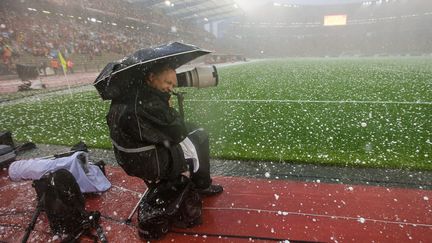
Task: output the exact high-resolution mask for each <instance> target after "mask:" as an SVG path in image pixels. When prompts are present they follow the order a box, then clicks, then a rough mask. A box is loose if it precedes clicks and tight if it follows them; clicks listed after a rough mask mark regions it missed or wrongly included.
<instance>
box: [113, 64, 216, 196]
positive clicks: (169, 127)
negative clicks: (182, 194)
mask: <svg viewBox="0 0 432 243" xmlns="http://www.w3.org/2000/svg"><path fill="white" fill-rule="evenodd" d="M132 83H133V81H132ZM176 85H177V77H176V72H175V70H174V69H173V68H171V67H170V65H169V64H167V63H158V64H155V65H153V66H152V67H151V68H150V70H148V71H146V72H145V77H144V80H140V81H138V83H134V85H133V86H134V87H133V90H132V89H131V90H130V92H128V94H127V95H123V96H121V97H119V98H116V99H113V100H112V103H111V107H110V110H109V113H108V115H107V122H108V126H109V129H110V136H111V139H112V143H113V145H114V152H115V156H116V159H117V162H118V163H119V164H120V166H121V167H122V168H123V169H124V170H125V172H126V173H127V174H128V175H131V176H136V177H139V178H141V179H143V180H144V181H145V182H146V184H147V185H149V184H151V183H160V182H166V181H174V180H176V179H178V177H179V176H180V175H184V176H186V177H189V178H190V179H191V180H192V182H194V184H195V186H196V189H197V191H198V192H199V193H200V194H201V195H215V194H218V193H221V192H222V191H223V188H222V186H220V185H212V184H211V178H210V166H209V148H208V136H207V134H205V133H204V131H202V129H201V130H200V129H198V130H195V131H190V129H189V131H188V129H187V128H186V125H185V123H184V121H183V119H182V117H181V116H180V114H179V113H178V112H177V111H176V110H175V109H174V108H172V107H171V105H170V98H171V92H172V91H173V88H174V87H175V86H176ZM185 156H186V157H187V158H188V159H185Z"/></svg>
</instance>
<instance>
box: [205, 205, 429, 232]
mask: <svg viewBox="0 0 432 243" xmlns="http://www.w3.org/2000/svg"><path fill="white" fill-rule="evenodd" d="M203 209H208V210H239V211H254V212H258V213H260V212H266V213H275V214H277V215H280V212H281V213H282V216H288V215H300V216H312V217H321V218H330V219H344V220H355V221H359V220H360V219H361V220H362V221H363V220H364V222H367V221H370V222H374V223H386V224H397V225H408V226H413V227H417V226H422V227H432V225H431V224H422V223H410V222H400V221H390V220H382V219H371V218H363V217H350V216H338V215H324V214H313V213H300V212H289V211H281V210H279V211H276V210H266V209H256V208H220V207H203Z"/></svg>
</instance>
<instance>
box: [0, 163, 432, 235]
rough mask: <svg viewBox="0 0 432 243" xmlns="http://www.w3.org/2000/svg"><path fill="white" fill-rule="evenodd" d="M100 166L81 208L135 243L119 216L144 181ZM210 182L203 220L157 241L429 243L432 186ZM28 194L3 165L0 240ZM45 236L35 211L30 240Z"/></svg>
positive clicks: (22, 215)
mask: <svg viewBox="0 0 432 243" xmlns="http://www.w3.org/2000/svg"><path fill="white" fill-rule="evenodd" d="M107 172H108V175H109V176H108V177H109V179H110V181H111V182H112V184H113V187H112V188H111V189H110V190H109V191H107V192H105V193H102V194H100V195H91V196H87V209H89V210H99V211H100V212H101V213H102V215H103V217H102V219H101V225H102V227H103V228H104V230H105V232H106V234H107V238H108V241H109V242H139V241H141V240H140V239H139V237H138V234H137V229H136V226H135V225H136V216H135V217H134V219H133V221H132V225H126V224H124V223H123V222H124V220H125V219H126V218H127V217H128V215H129V213H130V212H131V210H132V208H133V207H134V206H135V204H136V203H137V201H138V199H139V196H140V195H141V193H142V192H144V190H145V186H144V184H143V183H142V182H141V180H139V179H136V178H132V177H129V176H127V175H126V174H125V173H124V172H123V171H122V170H121V169H119V168H115V167H108V169H107ZM214 181H215V182H216V183H220V184H222V185H223V186H224V188H225V191H224V193H223V194H221V195H219V196H215V197H208V198H204V199H203V201H204V210H203V212H204V214H203V220H204V222H203V224H202V225H200V226H197V227H194V228H192V229H188V230H181V229H173V232H170V233H168V234H167V235H166V236H165V238H164V239H162V240H161V241H162V242H220V241H227V242H242V241H243V242H247V241H255V242H257V241H273V240H283V239H289V240H291V242H296V241H319V242H353V241H357V242H372V241H374V242H407V241H412V242H432V204H431V201H432V191H428V190H414V189H401V188H385V187H377V186H359V185H342V184H325V183H302V182H294V181H284V180H265V179H250V178H243V177H215V178H214ZM35 198H36V195H35V193H34V190H33V188H32V187H31V182H30V181H26V182H11V181H10V180H9V179H8V177H7V171H2V172H0V222H1V224H0V241H6V242H20V241H21V239H22V237H23V235H24V231H25V228H26V227H27V225H28V223H29V222H30V219H31V216H32V212H33V211H34V208H35V206H36V200H35ZM52 239H53V236H52V235H51V234H50V232H49V226H48V222H47V219H46V217H45V215H44V214H43V213H42V214H41V216H40V217H39V220H38V221H37V224H36V227H35V230H34V231H33V232H32V234H31V236H30V239H29V242H48V241H50V240H52ZM83 241H84V242H91V241H90V239H83Z"/></svg>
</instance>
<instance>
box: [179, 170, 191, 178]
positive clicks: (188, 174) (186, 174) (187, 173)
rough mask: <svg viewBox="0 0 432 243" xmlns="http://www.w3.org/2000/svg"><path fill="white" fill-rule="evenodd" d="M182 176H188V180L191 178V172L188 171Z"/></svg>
mask: <svg viewBox="0 0 432 243" xmlns="http://www.w3.org/2000/svg"><path fill="white" fill-rule="evenodd" d="M181 174H182V175H184V176H186V177H187V178H190V172H189V171H188V170H187V171H185V172H183V173H181Z"/></svg>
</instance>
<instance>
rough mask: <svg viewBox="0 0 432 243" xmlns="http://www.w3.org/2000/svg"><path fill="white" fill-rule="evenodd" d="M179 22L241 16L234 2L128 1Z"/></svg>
mask: <svg viewBox="0 0 432 243" xmlns="http://www.w3.org/2000/svg"><path fill="white" fill-rule="evenodd" d="M129 1H131V2H136V3H141V4H143V5H144V6H146V7H157V8H160V9H162V10H163V11H164V12H165V13H166V14H167V15H169V16H172V17H174V18H177V19H181V20H191V21H194V22H212V21H218V20H223V19H227V18H232V17H236V16H241V15H243V10H242V9H241V8H239V6H238V5H237V4H236V2H235V0H129Z"/></svg>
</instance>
